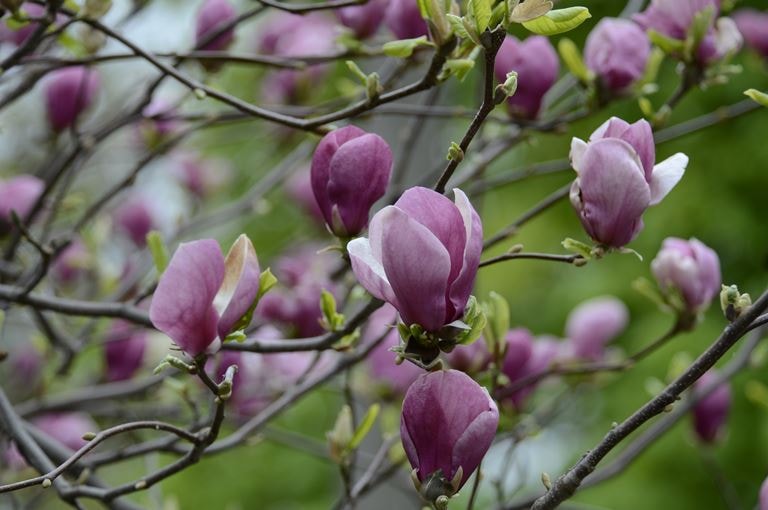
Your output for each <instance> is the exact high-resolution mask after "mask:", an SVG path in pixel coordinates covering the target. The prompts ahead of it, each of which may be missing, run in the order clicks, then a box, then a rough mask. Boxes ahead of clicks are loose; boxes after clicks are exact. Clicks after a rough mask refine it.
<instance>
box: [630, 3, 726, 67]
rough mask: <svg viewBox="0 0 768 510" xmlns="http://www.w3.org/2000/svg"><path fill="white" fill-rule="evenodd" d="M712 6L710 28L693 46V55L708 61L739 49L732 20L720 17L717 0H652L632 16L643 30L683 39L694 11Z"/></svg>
mask: <svg viewBox="0 0 768 510" xmlns="http://www.w3.org/2000/svg"><path fill="white" fill-rule="evenodd" d="M705 9H711V11H712V17H711V19H710V21H709V29H708V31H707V34H706V35H705V36H704V38H703V39H702V41H701V43H700V44H699V47H698V48H696V54H695V57H696V59H697V60H698V61H699V62H701V63H703V64H709V63H711V62H713V61H716V60H719V59H720V58H722V57H723V56H725V55H727V54H729V53H731V52H733V51H736V50H738V48H739V47H740V45H741V36H740V35H739V33H738V30H737V29H736V27H735V24H734V23H733V21H732V20H731V19H729V18H720V19H718V15H719V13H720V0H652V1H651V4H650V5H649V6H648V8H647V9H646V10H645V11H643V12H641V13H639V14H635V15H634V16H633V19H634V20H635V21H636V22H638V23H639V24H640V25H641V26H642V27H643V28H645V29H646V30H654V31H655V32H658V33H659V34H661V35H663V36H666V37H668V38H671V39H676V40H678V41H685V40H686V38H687V37H688V33H689V31H690V30H691V27H692V25H693V22H694V19H695V18H696V15H697V14H699V13H702V12H704V11H705Z"/></svg>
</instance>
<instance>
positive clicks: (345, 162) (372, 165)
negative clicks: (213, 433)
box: [311, 126, 392, 237]
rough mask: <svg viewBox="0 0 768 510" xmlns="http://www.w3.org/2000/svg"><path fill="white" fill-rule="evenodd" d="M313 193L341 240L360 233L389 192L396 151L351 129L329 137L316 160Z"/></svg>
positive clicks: (313, 174)
mask: <svg viewBox="0 0 768 510" xmlns="http://www.w3.org/2000/svg"><path fill="white" fill-rule="evenodd" d="M311 173H312V190H313V191H314V194H315V199H316V200H317V204H318V205H319V206H320V209H321V210H322V211H323V216H324V217H325V221H326V223H327V224H328V226H329V227H330V229H331V230H332V231H333V233H334V234H336V235H337V236H339V237H351V236H354V235H357V234H359V233H360V231H361V230H363V229H364V228H365V226H366V225H367V224H368V215H369V211H370V209H371V206H372V205H373V204H374V203H375V202H376V201H377V200H378V199H380V198H381V197H382V196H384V193H385V192H386V191H387V185H388V184H389V176H390V174H391V173H392V150H391V149H390V148H389V144H387V142H386V141H385V140H384V139H383V138H381V137H380V136H378V135H376V134H372V133H366V132H365V131H363V130H362V129H360V128H357V127H355V126H347V127H343V128H341V129H337V130H335V131H331V132H330V133H329V134H327V135H325V137H323V139H322V140H321V141H320V144H318V146H317V149H315V154H314V156H313V157H312V171H311Z"/></svg>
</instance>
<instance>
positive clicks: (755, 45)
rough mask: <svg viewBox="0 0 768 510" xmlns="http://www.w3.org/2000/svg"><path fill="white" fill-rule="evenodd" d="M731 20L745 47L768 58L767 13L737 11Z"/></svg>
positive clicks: (753, 10)
mask: <svg viewBox="0 0 768 510" xmlns="http://www.w3.org/2000/svg"><path fill="white" fill-rule="evenodd" d="M732 18H733V20H734V21H735V22H736V26H737V27H738V29H739V32H741V35H742V36H743V37H744V41H745V42H746V43H747V45H749V46H750V47H751V48H752V49H754V50H755V51H757V52H758V53H759V54H760V55H762V56H763V58H768V12H761V11H758V10H756V9H739V10H738V11H737V12H735V13H734V14H733V16H732Z"/></svg>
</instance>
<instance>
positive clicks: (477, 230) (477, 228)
mask: <svg viewBox="0 0 768 510" xmlns="http://www.w3.org/2000/svg"><path fill="white" fill-rule="evenodd" d="M453 194H454V196H455V200H456V208H457V209H458V210H459V213H461V218H462V220H463V221H464V229H465V232H466V238H467V243H466V245H465V246H464V259H463V264H462V267H461V272H460V273H459V275H458V276H457V277H456V279H455V280H454V281H453V283H452V284H451V291H450V296H449V297H450V301H451V302H450V306H451V307H452V308H453V315H454V317H453V318H454V319H460V318H461V317H462V315H463V314H464V308H466V306H467V301H468V300H469V295H470V294H471V293H472V288H473V287H474V285H475V277H476V276H477V269H478V266H479V264H480V254H481V253H482V251H483V223H482V221H481V220H480V215H478V214H477V211H475V208H474V207H472V204H471V203H470V202H469V199H468V198H467V195H465V194H464V192H463V191H461V190H460V189H458V188H455V189H454V190H453ZM449 311H450V310H449ZM449 315H450V314H449Z"/></svg>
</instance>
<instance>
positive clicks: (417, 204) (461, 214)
mask: <svg viewBox="0 0 768 510" xmlns="http://www.w3.org/2000/svg"><path fill="white" fill-rule="evenodd" d="M454 195H455V197H456V202H455V203H453V202H451V201H450V200H449V199H448V198H446V197H445V196H443V195H441V194H440V193H437V192H435V191H432V190H430V189H427V188H421V187H416V188H411V189H409V190H407V191H406V192H405V193H403V195H402V196H401V197H400V199H399V200H398V201H397V202H395V205H393V206H387V207H385V208H384V209H382V210H380V211H379V212H378V213H376V215H374V217H373V219H372V220H371V225H370V228H369V238H368V239H366V238H358V239H355V240H353V241H351V242H350V243H349V245H348V246H347V249H348V250H349V256H350V259H351V261H352V270H353V271H354V273H355V276H356V277H357V280H358V281H359V282H360V284H361V285H362V286H363V287H365V289H366V290H367V291H368V292H370V293H371V294H373V295H374V296H375V297H377V298H379V299H382V300H384V301H387V302H388V303H390V304H391V305H392V306H394V307H395V308H396V309H397V311H398V312H399V313H400V318H401V319H402V320H403V322H404V323H405V324H408V325H410V324H419V325H421V327H423V328H424V330H425V331H432V332H434V331H437V330H439V329H440V328H442V327H443V326H445V325H446V324H449V323H451V322H453V321H455V320H457V319H460V318H461V317H462V316H463V315H464V309H465V308H466V306H467V301H468V300H469V295H470V293H471V292H472V287H473V286H474V283H475V276H476V275H477V268H478V264H479V261H480V252H481V250H482V244H483V226H482V223H481V221H480V216H479V215H478V214H477V212H476V211H475V209H474V208H473V207H472V204H470V203H469V199H468V198H467V196H466V195H465V194H464V192H462V191H461V190H459V189H454Z"/></svg>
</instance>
